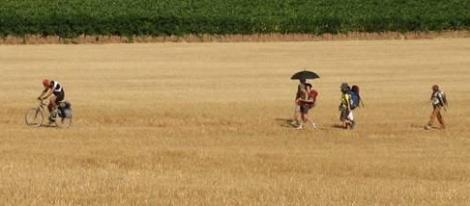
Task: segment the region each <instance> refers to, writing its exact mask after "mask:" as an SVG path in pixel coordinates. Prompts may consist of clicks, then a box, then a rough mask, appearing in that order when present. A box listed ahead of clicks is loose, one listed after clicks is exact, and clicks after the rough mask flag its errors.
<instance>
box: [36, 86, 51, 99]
mask: <svg viewBox="0 0 470 206" xmlns="http://www.w3.org/2000/svg"><path fill="white" fill-rule="evenodd" d="M44 95H45V96H44ZM51 95H52V90H51V89H49V88H46V89H44V91H42V93H41V95H40V96H39V97H38V99H40V100H44V99H47V98H49V97H50V96H51Z"/></svg>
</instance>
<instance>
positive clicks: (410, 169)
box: [0, 38, 470, 205]
mask: <svg viewBox="0 0 470 206" xmlns="http://www.w3.org/2000/svg"><path fill="white" fill-rule="evenodd" d="M303 68H306V69H310V70H313V71H316V72H317V73H319V74H320V76H321V78H320V79H318V80H314V81H312V83H313V86H314V88H315V89H317V90H318V91H319V97H318V98H319V99H318V104H317V106H316V108H314V109H313V110H312V111H311V113H310V117H311V118H312V119H314V121H315V122H316V123H317V124H318V125H319V128H318V129H312V128H308V127H307V128H306V129H304V130H295V129H294V128H292V127H290V126H289V125H288V123H287V122H288V120H289V119H291V118H292V116H293V98H294V96H295V91H296V86H297V82H295V81H292V80H290V79H289V78H290V76H291V75H292V74H293V73H295V72H297V71H299V70H300V69H303ZM0 73H1V81H0V90H1V93H0V94H1V97H0V105H1V107H0V202H1V203H2V205H470V195H469V194H470V130H469V128H468V127H467V126H468V124H469V123H470V119H469V116H470V107H469V106H468V104H469V102H470V95H469V92H470V86H469V81H470V39H468V38H455V39H434V40H411V41H408V40H376V41H317V42H264V43H255V42H250V43H156V44H105V45H3V46H0ZM43 78H51V79H56V80H59V81H61V82H62V84H63V85H64V87H65V92H66V98H67V99H68V100H70V101H71V102H72V107H73V112H74V125H73V127H72V128H69V129H57V128H54V127H40V128H28V127H26V126H25V124H24V113H25V112H26V110H27V109H28V108H31V107H34V106H36V104H37V102H36V101H35V98H36V97H37V96H38V95H39V94H40V92H41V80H42V79H43ZM343 81H347V82H350V83H352V84H358V85H360V86H361V93H362V96H363V98H364V103H365V107H364V108H360V109H359V110H357V112H356V118H357V121H358V125H357V128H356V129H355V130H352V131H349V130H343V129H340V128H337V127H336V126H335V125H336V124H337V123H338V116H339V113H338V111H337V106H338V104H339V99H340V92H339V86H340V84H341V82H343ZM433 84H439V85H440V86H441V87H442V89H443V90H444V91H445V92H446V93H447V96H448V99H449V102H450V107H449V110H448V112H446V113H444V117H445V118H446V120H447V123H448V128H447V129H446V130H437V129H434V130H424V129H423V126H424V125H425V124H426V122H427V121H428V118H429V115H430V113H431V109H432V108H431V106H430V102H429V97H430V94H431V86H432V85H433Z"/></svg>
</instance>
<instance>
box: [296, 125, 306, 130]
mask: <svg viewBox="0 0 470 206" xmlns="http://www.w3.org/2000/svg"><path fill="white" fill-rule="evenodd" d="M303 128H304V127H303V126H302V125H299V126H298V127H296V128H295V129H303Z"/></svg>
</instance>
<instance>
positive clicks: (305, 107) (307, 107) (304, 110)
mask: <svg viewBox="0 0 470 206" xmlns="http://www.w3.org/2000/svg"><path fill="white" fill-rule="evenodd" d="M311 108H312V106H311V105H310V104H301V105H300V113H302V114H308V110H310V109H311Z"/></svg>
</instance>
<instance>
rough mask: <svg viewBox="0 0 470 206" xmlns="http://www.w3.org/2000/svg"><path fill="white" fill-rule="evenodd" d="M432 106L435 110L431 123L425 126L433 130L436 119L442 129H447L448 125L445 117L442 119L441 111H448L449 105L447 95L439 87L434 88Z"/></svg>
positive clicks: (434, 86)
mask: <svg viewBox="0 0 470 206" xmlns="http://www.w3.org/2000/svg"><path fill="white" fill-rule="evenodd" d="M431 104H432V108H433V110H432V113H431V117H430V119H429V122H428V124H427V125H426V126H425V129H431V128H432V126H433V124H434V121H435V120H436V119H437V121H438V122H439V124H440V129H445V128H446V125H445V122H444V117H442V114H441V109H444V110H447V106H448V104H447V98H446V95H445V93H444V92H443V91H442V90H440V89H439V86H438V85H433V86H432V94H431Z"/></svg>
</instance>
